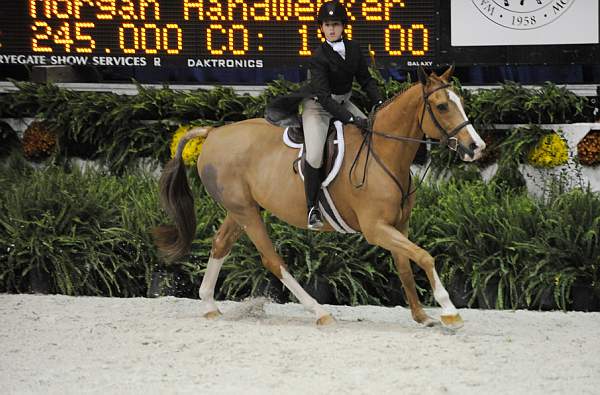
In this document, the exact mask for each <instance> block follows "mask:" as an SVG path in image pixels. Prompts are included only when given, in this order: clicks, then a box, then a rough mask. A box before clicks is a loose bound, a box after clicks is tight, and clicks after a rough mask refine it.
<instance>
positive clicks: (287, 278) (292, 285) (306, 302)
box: [281, 268, 329, 319]
mask: <svg viewBox="0 0 600 395" xmlns="http://www.w3.org/2000/svg"><path fill="white" fill-rule="evenodd" d="M281 275H282V278H281V282H282V283H283V284H284V285H285V286H286V287H287V288H288V289H289V290H290V292H292V293H293V294H294V296H295V297H296V298H298V300H299V301H300V303H302V306H304V308H305V309H308V310H312V311H313V312H314V313H315V316H316V317H317V319H318V318H321V317H322V316H324V315H327V314H329V313H328V312H327V311H326V310H325V309H324V308H323V307H321V305H320V304H319V303H317V301H316V300H315V299H314V298H313V297H312V296H310V295H309V294H308V292H306V291H305V290H304V288H302V286H301V285H300V284H298V282H297V281H296V279H295V278H294V277H292V275H291V274H290V273H288V271H287V270H285V269H284V268H281Z"/></svg>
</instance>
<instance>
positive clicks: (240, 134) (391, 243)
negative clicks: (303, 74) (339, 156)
mask: <svg viewBox="0 0 600 395" xmlns="http://www.w3.org/2000/svg"><path fill="white" fill-rule="evenodd" d="M452 72H453V67H450V68H449V69H447V70H446V71H445V72H444V73H443V74H442V75H441V76H437V75H436V74H435V73H431V74H430V75H427V73H426V72H425V71H424V70H423V69H421V68H420V69H419V70H418V73H417V74H418V76H419V82H418V83H415V84H413V85H412V86H411V87H410V88H408V89H407V90H406V91H404V92H402V93H399V94H397V95H396V96H395V97H393V98H391V99H389V100H388V101H387V102H385V103H384V104H383V105H381V106H380V107H379V109H378V110H377V112H376V113H375V115H374V117H373V119H374V121H373V122H372V128H371V129H372V130H367V131H361V130H359V129H358V128H357V127H356V126H354V125H346V126H345V127H344V133H345V151H346V155H345V158H344V159H343V162H342V167H341V169H340V172H339V175H338V177H337V178H336V179H335V180H333V182H332V183H331V184H330V185H329V191H330V193H331V196H332V197H333V200H334V201H335V203H336V205H337V209H338V211H339V213H340V214H341V216H342V217H343V218H344V219H345V221H346V223H347V224H348V225H349V226H351V227H352V228H353V229H355V230H357V231H360V232H361V233H362V234H363V235H364V237H365V239H366V240H367V242H369V243H370V244H374V245H377V246H380V247H382V248H385V249H387V250H389V251H390V252H391V253H392V255H393V258H394V261H395V265H396V268H397V270H398V275H399V277H400V280H401V282H402V285H403V287H404V290H405V293H406V296H407V299H408V303H409V305H410V309H411V313H412V317H413V319H414V320H415V321H416V322H418V323H420V324H423V325H426V326H433V325H435V324H438V323H439V321H438V320H436V319H433V318H432V317H430V316H429V315H428V314H427V313H426V312H425V311H424V310H423V307H422V306H421V303H420V301H419V298H418V296H417V293H416V289H415V281H414V278H413V273H412V269H411V266H410V262H409V260H412V261H414V262H415V263H416V264H417V265H418V266H419V267H421V268H422V269H423V270H424V271H425V273H426V275H427V278H428V280H429V282H430V284H431V287H432V289H433V295H434V297H435V300H436V301H437V303H439V305H440V306H441V307H442V313H441V321H442V324H443V325H444V326H446V327H450V328H459V327H461V326H462V325H463V321H462V318H461V317H460V315H459V313H458V311H457V309H456V308H455V306H454V304H453V303H452V301H451V300H450V298H449V295H448V292H447V291H446V289H445V288H444V286H443V285H442V282H441V281H440V278H439V276H438V273H437V271H436V269H435V265H434V262H435V261H434V258H433V257H432V256H431V255H430V254H429V253H427V251H425V250H424V249H422V248H421V247H419V246H417V245H415V244H414V243H412V242H411V241H410V240H409V239H408V223H409V217H410V212H411V209H412V208H413V206H414V203H415V194H414V193H409V192H408V191H409V190H410V189H411V188H413V187H412V186H411V181H410V165H411V163H412V161H413V159H414V157H415V155H416V152H417V149H418V147H419V144H421V143H423V142H424V141H423V138H424V137H425V136H428V137H430V138H432V139H435V140H440V143H441V144H444V145H446V146H448V147H449V148H450V149H453V150H456V151H457V153H458V154H459V156H460V158H461V159H462V160H464V161H473V160H476V159H477V158H479V157H480V156H481V152H482V151H483V149H484V148H485V143H484V142H483V140H482V139H481V138H480V137H479V135H478V134H477V133H476V131H475V129H474V128H473V126H472V125H471V124H470V122H469V120H468V119H467V116H466V114H465V111H464V110H463V106H462V100H461V98H460V97H459V96H458V94H456V93H455V92H454V90H453V89H452V86H451V85H450V84H449V82H448V81H449V79H450V77H451V76H452ZM282 131H283V128H282V127H279V126H275V125H272V124H270V123H268V122H267V121H266V120H265V119H262V118H260V119H249V120H245V121H240V122H236V123H232V124H228V125H225V126H222V127H218V128H214V129H211V128H204V127H197V128H194V129H191V130H190V131H189V132H188V133H186V135H184V137H183V138H182V139H181V141H180V143H179V146H178V149H177V153H176V155H175V156H174V158H173V159H172V160H171V161H170V162H169V163H168V164H167V165H166V166H165V168H164V170H163V173H162V175H161V179H160V197H161V202H162V205H163V207H164V208H165V210H166V212H167V213H168V214H169V217H170V218H171V219H172V220H173V221H174V225H162V226H158V227H157V228H155V229H154V238H155V243H156V245H157V247H158V248H159V250H160V251H161V252H162V254H164V256H165V259H167V260H168V261H172V260H174V259H177V258H179V257H181V256H183V255H185V254H186V253H188V252H189V251H190V248H191V244H192V241H193V239H194V237H195V234H196V218H195V212H194V198H193V195H192V192H191V190H190V188H189V186H188V182H187V176H186V171H185V165H184V163H183V161H182V151H183V148H184V147H185V144H186V143H187V141H189V140H190V139H192V138H197V137H205V138H206V140H205V142H204V145H203V149H202V152H201V154H200V156H199V157H198V163H197V168H198V172H199V175H200V178H201V180H202V183H203V185H204V187H205V188H206V190H207V191H208V193H209V194H210V195H211V197H212V198H213V199H215V200H216V201H217V202H219V203H220V204H221V205H222V206H223V207H224V208H225V209H226V210H227V215H226V217H225V219H224V221H223V223H222V224H221V226H220V228H219V229H218V231H217V233H216V234H215V236H214V238H213V241H212V248H211V253H210V258H209V261H208V265H207V268H206V271H205V275H204V278H203V280H202V284H201V286H200V292H199V294H200V299H201V310H202V313H203V315H204V317H206V318H215V317H218V316H219V315H221V313H220V312H219V310H218V308H217V305H216V304H215V301H214V288H215V283H216V281H217V277H218V274H219V271H220V269H221V266H222V264H223V262H224V261H225V259H226V258H227V255H228V254H229V251H230V250H231V248H232V246H233V244H234V243H235V242H236V240H237V239H238V237H239V236H240V234H241V233H242V232H246V234H247V235H248V236H249V238H250V239H251V241H252V242H253V243H254V245H255V246H256V248H257V249H258V251H259V252H260V255H261V259H262V263H263V265H264V266H265V267H266V268H267V269H268V270H270V271H271V272H272V273H273V274H274V275H275V276H277V278H279V279H280V280H281V282H282V283H283V284H284V285H285V286H286V287H287V288H288V289H289V290H290V291H291V292H292V293H293V294H294V296H296V298H297V299H298V300H299V301H300V302H301V303H302V305H303V306H304V307H305V308H306V309H308V310H310V311H312V312H313V313H314V314H315V317H316V319H317V325H326V324H330V323H333V322H334V321H335V320H334V319H333V317H332V316H331V315H330V314H329V313H328V312H327V311H326V310H325V309H324V308H323V307H322V306H321V305H320V304H319V303H317V301H316V300H315V299H314V298H312V297H311V296H310V295H309V294H308V293H307V292H306V291H305V290H304V289H303V288H302V286H301V285H300V284H299V283H298V282H297V281H296V280H295V279H294V278H293V276H291V275H290V273H289V271H288V270H287V267H286V264H285V263H284V261H283V259H282V258H281V257H280V256H279V255H278V254H277V252H276V251H275V248H274V247H273V244H272V242H271V240H270V238H269V235H268V234H267V229H266V226H265V224H264V222H263V220H262V218H261V215H260V210H261V208H264V209H266V210H268V211H269V212H270V213H272V214H273V215H275V216H277V217H279V218H280V219H281V220H283V221H285V222H287V223H288V224H291V225H294V226H296V227H300V228H306V215H307V213H306V203H305V197H304V186H303V183H302V181H301V180H300V178H299V177H298V176H297V175H296V174H294V170H293V165H292V163H293V162H294V160H295V159H296V156H297V152H296V151H295V150H293V149H290V148H288V147H287V146H285V145H284V144H283V142H282V137H281V136H282ZM361 151H362V154H361ZM367 153H368V154H367ZM369 154H370V155H369ZM369 156H371V157H372V158H373V159H375V160H369ZM353 159H354V160H353ZM353 162H355V163H354V165H356V166H357V167H358V168H359V169H364V172H365V173H364V175H365V176H366V179H365V180H364V182H363V184H362V186H360V187H356V186H355V185H353V184H356V183H354V182H349V181H348V180H349V179H350V181H352V177H356V174H354V175H353V171H352V169H351V168H352V167H353ZM351 176H352V177H351ZM362 177H363V176H362V175H361V176H360V178H362ZM323 230H324V231H332V230H333V229H332V227H331V226H329V225H326V226H325V227H324V228H323Z"/></svg>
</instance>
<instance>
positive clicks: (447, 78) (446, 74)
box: [442, 64, 454, 81]
mask: <svg viewBox="0 0 600 395" xmlns="http://www.w3.org/2000/svg"><path fill="white" fill-rule="evenodd" d="M453 74H454V64H452V65H451V66H450V67H448V70H446V71H445V72H444V74H442V79H443V80H444V81H450V79H451V78H452V75H453Z"/></svg>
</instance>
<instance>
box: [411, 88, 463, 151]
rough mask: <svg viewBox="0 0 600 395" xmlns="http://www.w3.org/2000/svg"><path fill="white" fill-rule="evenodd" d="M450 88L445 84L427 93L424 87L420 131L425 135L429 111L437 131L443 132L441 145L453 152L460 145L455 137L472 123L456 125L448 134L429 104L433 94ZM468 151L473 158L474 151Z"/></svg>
mask: <svg viewBox="0 0 600 395" xmlns="http://www.w3.org/2000/svg"><path fill="white" fill-rule="evenodd" d="M450 86H451V85H450V84H444V85H441V86H438V87H437V88H435V89H433V90H432V91H431V92H427V93H426V92H425V85H423V103H424V104H423V111H421V118H419V130H420V131H421V133H423V134H425V132H424V131H423V118H425V109H427V112H428V113H429V116H430V117H431V120H432V121H433V124H434V125H435V127H436V128H437V130H438V131H439V132H441V134H442V138H441V139H440V144H441V145H445V146H446V147H448V148H450V149H451V150H452V151H456V150H457V149H458V147H459V145H458V139H457V138H456V137H454V136H456V135H457V134H458V132H460V130H461V129H462V128H464V127H465V126H467V125H470V124H471V121H469V120H468V119H467V120H466V121H464V122H462V123H460V124H458V125H456V127H455V128H454V129H452V130H451V131H449V132H448V131H447V130H446V129H445V128H444V127H443V126H442V125H441V124H440V122H439V121H438V120H437V118H436V117H435V114H434V113H433V110H432V109H431V104H430V103H429V96H431V95H432V94H433V93H435V92H437V91H439V90H442V89H446V88H449V87H450ZM462 148H463V149H465V147H462ZM466 150H467V151H470V152H466V153H467V154H470V155H471V156H473V155H474V153H473V151H472V150H471V149H470V148H466Z"/></svg>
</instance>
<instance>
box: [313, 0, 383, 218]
mask: <svg viewBox="0 0 600 395" xmlns="http://www.w3.org/2000/svg"><path fill="white" fill-rule="evenodd" d="M317 22H318V24H319V28H320V29H321V32H322V33H323V37H325V41H324V42H323V43H322V44H321V45H320V46H319V47H318V48H317V49H316V50H315V51H313V52H314V54H313V56H312V58H311V59H310V66H309V83H308V86H307V89H305V90H304V91H305V92H307V94H306V95H305V99H304V100H303V101H302V108H303V111H302V123H303V128H304V141H305V145H306V163H305V167H304V191H305V194H306V201H307V205H308V228H309V229H319V228H321V227H322V226H323V220H322V216H321V212H320V211H319V208H318V206H317V200H318V195H319V190H320V187H321V176H320V174H321V166H322V164H323V163H322V162H323V150H324V148H325V142H326V139H327V129H328V127H329V121H330V120H331V118H335V119H338V120H340V121H342V122H343V123H345V124H347V123H354V124H355V125H356V126H358V127H359V128H361V129H366V128H367V127H368V122H367V119H366V117H365V114H364V113H363V112H362V111H361V110H359V109H358V107H356V106H355V105H354V104H352V103H351V102H350V96H351V95H352V82H353V80H354V78H355V77H356V80H357V81H358V83H359V84H360V85H361V87H362V88H363V90H364V91H366V93H367V95H368V96H369V99H370V100H371V102H372V103H373V104H375V105H376V106H377V105H379V104H381V103H382V100H381V96H380V94H379V91H378V88H377V83H376V81H375V79H373V78H372V77H371V75H370V74H369V69H368V66H367V62H366V59H365V57H364V56H363V54H362V53H361V49H360V46H359V44H358V43H357V42H355V41H351V40H348V39H347V38H346V37H344V28H345V27H346V25H347V24H348V14H347V12H346V9H345V8H344V6H343V5H342V4H340V3H339V2H337V1H327V2H325V3H323V5H322V6H321V8H320V9H319V13H318V15H317Z"/></svg>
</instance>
